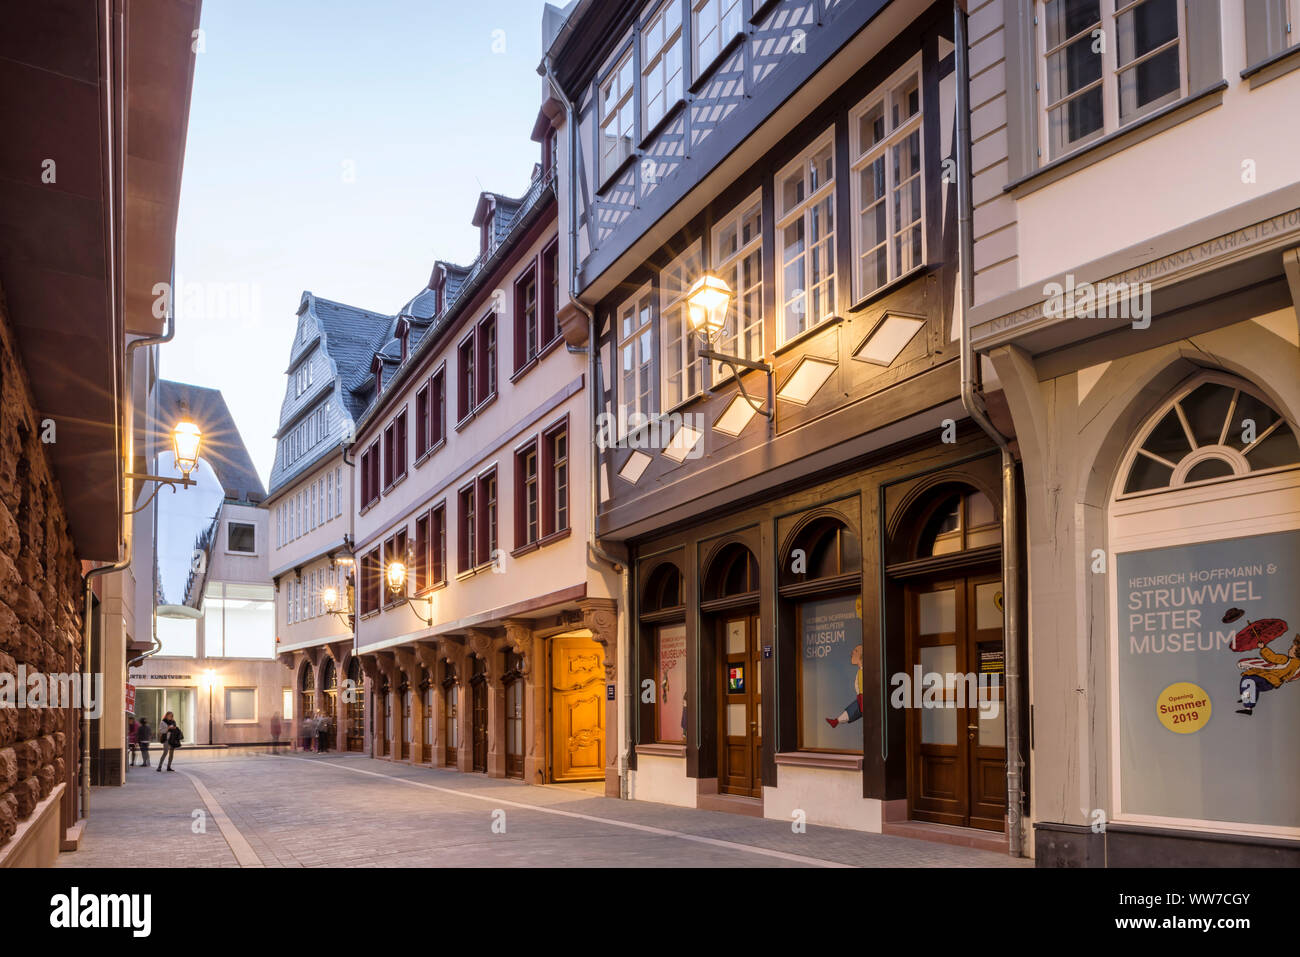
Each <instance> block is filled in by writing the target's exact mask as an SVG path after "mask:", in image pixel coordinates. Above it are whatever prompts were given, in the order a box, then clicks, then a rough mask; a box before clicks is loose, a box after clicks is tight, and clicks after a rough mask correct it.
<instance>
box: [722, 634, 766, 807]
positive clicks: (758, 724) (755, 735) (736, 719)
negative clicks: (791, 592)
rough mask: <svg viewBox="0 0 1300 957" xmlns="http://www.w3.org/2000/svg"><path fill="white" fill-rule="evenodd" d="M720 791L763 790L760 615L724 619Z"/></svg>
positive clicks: (749, 794) (759, 793)
mask: <svg viewBox="0 0 1300 957" xmlns="http://www.w3.org/2000/svg"><path fill="white" fill-rule="evenodd" d="M717 628H718V650H719V654H718V669H719V671H718V688H719V694H718V732H719V733H718V791H719V792H721V793H723V794H740V795H744V796H746V797H762V796H763V775H762V767H763V765H762V754H763V727H762V721H763V719H762V707H761V705H762V687H763V679H762V674H761V668H762V658H761V656H760V655H759V649H758V617H757V616H756V615H752V614H733V615H725V616H723V617H721V618H719V619H718V623H717Z"/></svg>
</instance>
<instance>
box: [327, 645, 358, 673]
mask: <svg viewBox="0 0 1300 957" xmlns="http://www.w3.org/2000/svg"><path fill="white" fill-rule="evenodd" d="M325 650H326V651H328V652H329V654H330V657H331V658H333V659H334V664H335V666H337V667H338V668H342V667H343V662H344V661H345V660H346V659H347V656H348V652H350V651H351V650H352V639H351V638H346V639H344V640H342V641H331V642H330V643H329V644H327V645H326V646H325Z"/></svg>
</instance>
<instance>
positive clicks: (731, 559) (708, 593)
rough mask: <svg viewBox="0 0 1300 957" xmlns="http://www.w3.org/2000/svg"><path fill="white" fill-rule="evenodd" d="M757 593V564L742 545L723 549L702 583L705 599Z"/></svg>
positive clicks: (751, 554)
mask: <svg viewBox="0 0 1300 957" xmlns="http://www.w3.org/2000/svg"><path fill="white" fill-rule="evenodd" d="M756 591H758V562H756V561H755V560H754V555H753V553H752V552H750V550H749V549H748V548H746V547H745V546H744V545H739V544H732V545H728V546H727V547H726V548H725V549H723V551H722V553H721V554H719V555H718V556H717V557H716V558H715V559H714V560H713V562H712V563H711V564H710V566H709V571H708V574H707V576H706V577H705V581H704V597H705V598H706V599H714V598H726V597H727V596H729V595H747V594H749V593H750V592H756Z"/></svg>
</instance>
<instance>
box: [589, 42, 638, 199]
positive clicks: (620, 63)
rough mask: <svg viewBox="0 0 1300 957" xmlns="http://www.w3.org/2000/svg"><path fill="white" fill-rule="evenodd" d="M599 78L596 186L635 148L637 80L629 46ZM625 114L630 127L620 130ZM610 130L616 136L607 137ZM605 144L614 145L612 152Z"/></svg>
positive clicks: (601, 183)
mask: <svg viewBox="0 0 1300 957" xmlns="http://www.w3.org/2000/svg"><path fill="white" fill-rule="evenodd" d="M603 76H604V79H603V80H602V81H601V82H600V84H599V86H598V87H597V89H596V96H597V99H598V103H597V124H598V125H597V137H598V139H599V141H600V149H599V155H598V156H597V158H596V159H597V164H598V165H597V171H598V178H599V182H598V184H597V185H598V186H602V187H603V186H604V184H605V183H607V182H608V181H609V180H610V179H611V178H612V177H613V175H614V173H615V172H616V171H617V170H618V169H619V168H620V167H622V165H623V163H624V162H625V161H626V160H627V158H628V157H629V156H631V155H632V151H633V149H634V148H635V145H636V144H635V140H636V109H635V103H636V86H637V80H636V72H635V67H634V66H633V61H632V47H631V46H629V47H628V48H627V49H626V50H625V51H624V52H623V54H622V56H619V57H616V58H615V59H614V61H613V66H611V67H610V69H609V71H608V72H606V73H604V74H603ZM625 80H626V85H625V83H624V81H625ZM611 107H612V108H611ZM629 107H631V109H629ZM625 111H626V115H627V116H628V117H629V118H630V119H631V121H632V122H631V127H630V128H629V129H626V130H624V129H622V125H623V124H622V123H621V122H620V120H621V118H622V117H623V116H624V115H625ZM610 129H613V130H614V131H615V133H616V134H617V135H616V136H614V137H611V136H609V135H608V134H607V132H606V131H607V130H610ZM608 142H612V143H614V147H613V148H612V149H611V148H608V147H607V143H608Z"/></svg>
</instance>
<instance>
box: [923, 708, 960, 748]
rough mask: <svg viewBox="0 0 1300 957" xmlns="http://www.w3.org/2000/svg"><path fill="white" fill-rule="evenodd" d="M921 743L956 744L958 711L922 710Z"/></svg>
mask: <svg viewBox="0 0 1300 957" xmlns="http://www.w3.org/2000/svg"><path fill="white" fill-rule="evenodd" d="M921 743H922V744H956V743H957V712H956V710H955V709H953V708H922V709H921Z"/></svg>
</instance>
